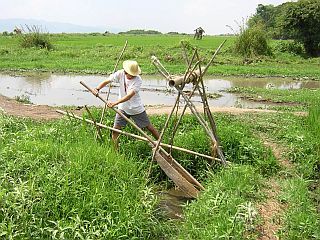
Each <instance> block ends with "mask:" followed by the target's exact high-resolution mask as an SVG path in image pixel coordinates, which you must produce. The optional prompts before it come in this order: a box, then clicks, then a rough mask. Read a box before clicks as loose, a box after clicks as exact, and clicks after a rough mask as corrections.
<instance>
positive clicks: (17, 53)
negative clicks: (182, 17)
mask: <svg viewBox="0 0 320 240" xmlns="http://www.w3.org/2000/svg"><path fill="white" fill-rule="evenodd" d="M224 39H227V42H226V44H225V46H224V48H223V49H222V51H221V53H220V54H219V55H218V56H217V58H216V60H215V62H214V64H213V67H212V68H210V69H209V72H208V73H209V74H214V75H261V76H291V77H304V76H307V77H310V78H315V79H319V78H320V68H319V64H320V60H319V58H313V59H304V58H303V57H300V56H296V55H293V54H289V53H281V52H277V51H274V55H273V56H270V57H261V58H259V59H243V58H242V57H239V56H236V55H234V54H233V53H232V51H231V48H232V46H233V43H234V39H235V38H234V37H222V36H206V37H205V38H204V39H203V40H201V41H199V40H194V39H193V37H192V36H188V35H118V34H116V35H106V36H103V35H90V34H86V35H80V34H79V35H75V34H54V35H51V41H52V43H53V45H54V49H53V50H46V49H37V48H31V49H30V48H29V49H25V48H21V47H20V45H19V37H17V36H0V70H2V71H4V70H13V71H17V70H28V71H29V70H37V71H54V72H81V73H103V74H105V73H110V72H111V71H112V70H113V67H114V64H115V62H116V59H117V58H118V55H119V54H120V52H121V49H122V48H123V45H124V43H125V41H126V40H128V42H129V45H128V48H127V51H126V52H125V54H124V59H136V60H138V61H139V63H140V64H141V67H142V70H143V73H145V74H153V73H156V72H157V71H156V69H155V67H154V66H153V65H152V64H151V61H150V57H151V56H152V55H155V56H157V57H158V58H159V59H160V60H161V62H162V63H163V64H164V65H165V67H166V68H167V69H168V70H169V71H170V72H171V73H183V72H184V71H185V69H186V66H185V61H184V60H183V57H182V49H181V41H183V42H185V43H186V44H187V47H188V49H189V50H188V51H189V54H191V49H192V47H196V48H198V50H199V53H200V56H201V57H202V58H203V59H204V62H207V61H208V60H209V59H210V57H211V56H212V54H213V53H214V51H215V49H216V48H217V47H218V46H219V45H220V44H221V43H222V41H223V40H224ZM272 45H274V46H275V45H277V41H273V42H272Z"/></svg>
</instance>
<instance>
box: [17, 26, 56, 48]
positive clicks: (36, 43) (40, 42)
mask: <svg viewBox="0 0 320 240" xmlns="http://www.w3.org/2000/svg"><path fill="white" fill-rule="evenodd" d="M26 28H27V31H24V34H22V35H21V40H20V45H21V46H22V47H23V48H32V47H36V48H44V49H47V50H51V49H53V48H54V47H53V44H52V43H51V40H50V36H49V34H48V33H44V32H43V31H42V29H41V27H40V26H36V25H33V26H28V25H26Z"/></svg>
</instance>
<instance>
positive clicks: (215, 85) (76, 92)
mask: <svg viewBox="0 0 320 240" xmlns="http://www.w3.org/2000/svg"><path fill="white" fill-rule="evenodd" d="M105 78H106V76H102V75H73V74H67V75H63V74H51V73H34V74H31V75H29V76H21V75H8V74H0V83H1V84H0V94H1V95H4V96H7V97H10V98H15V97H17V96H24V97H27V98H29V99H30V101H31V102H32V103H34V104H39V105H49V106H72V105H74V106H83V105H89V106H102V105H103V103H102V102H101V101H100V100H99V99H97V98H95V97H93V96H92V95H91V94H90V93H88V92H87V91H86V90H85V89H84V88H83V86H82V85H81V84H80V83H79V82H80V81H84V82H85V83H86V84H87V85H89V86H91V87H95V86H97V85H98V83H100V82H101V81H102V80H104V79H105ZM142 78H143V85H142V89H141V92H140V94H141V97H142V99H143V102H144V104H145V105H172V104H173V103H174V101H175V97H176V91H175V90H173V89H172V88H171V87H169V86H168V84H167V82H166V80H165V79H164V78H163V77H161V76H147V75H143V76H142ZM204 83H205V86H206V91H207V93H210V94H219V95H221V97H219V98H216V99H213V98H210V99H209V104H210V106H216V107H242V108H267V107H268V106H267V105H266V104H264V103H256V102H252V101H248V100H244V99H241V98H239V97H237V96H236V95H234V94H231V93H227V92H226V90H227V89H229V88H231V87H259V88H268V87H272V88H278V89H300V88H320V82H319V81H295V80H293V79H289V78H241V77H228V78H227V77H223V78H214V79H213V78H212V77H211V78H210V77H209V78H206V79H204ZM191 87H192V85H191V84H189V86H188V85H187V86H186V87H185V90H191ZM103 90H104V91H103V92H105V93H106V92H107V91H108V87H106V88H104V89H103ZM117 92H118V88H117V87H116V85H115V87H112V89H111V95H110V100H114V99H116V98H117ZM193 100H194V101H195V104H197V103H198V104H200V103H201V102H200V97H194V98H193Z"/></svg>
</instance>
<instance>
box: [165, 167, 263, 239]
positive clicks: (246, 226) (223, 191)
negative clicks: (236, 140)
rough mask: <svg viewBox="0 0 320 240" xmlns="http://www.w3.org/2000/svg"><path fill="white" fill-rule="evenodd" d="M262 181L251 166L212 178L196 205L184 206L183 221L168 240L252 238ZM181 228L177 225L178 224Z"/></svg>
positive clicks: (212, 176) (236, 168)
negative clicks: (255, 202) (256, 203)
mask: <svg viewBox="0 0 320 240" xmlns="http://www.w3.org/2000/svg"><path fill="white" fill-rule="evenodd" d="M261 186H262V178H261V176H260V175H259V174H256V173H255V170H254V168H252V167H250V166H233V167H231V168H227V169H224V170H222V171H221V172H219V173H217V174H212V175H211V176H210V177H209V178H208V180H207V184H206V188H207V190H206V192H204V193H203V194H202V195H201V196H200V197H199V199H198V200H197V202H195V203H192V204H190V205H188V206H187V209H186V214H185V221H184V222H183V223H182V225H181V226H178V227H177V228H178V230H177V233H176V232H174V234H173V236H172V237H171V239H244V238H246V237H245V235H247V237H248V236H249V235H250V234H252V235H254V234H255V233H254V231H253V230H254V225H255V222H256V220H257V212H256V209H255V208H254V206H253V204H252V202H254V201H257V199H258V198H260V196H259V194H260V193H261V192H260V190H259V189H260V188H261ZM178 224H180V223H178Z"/></svg>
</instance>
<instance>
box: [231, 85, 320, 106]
mask: <svg viewBox="0 0 320 240" xmlns="http://www.w3.org/2000/svg"><path fill="white" fill-rule="evenodd" d="M228 92H231V93H236V94H237V95H239V96H241V97H242V98H245V99H250V100H252V101H257V102H266V103H276V104H278V106H273V107H272V106H271V107H270V108H271V109H278V110H289V111H292V110H296V111H297V110H298V111H299V110H300V111H301V110H304V111H307V110H308V109H309V108H310V107H311V106H313V105H319V103H320V90H319V89H265V88H257V87H235V88H231V89H229V90H228Z"/></svg>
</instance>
